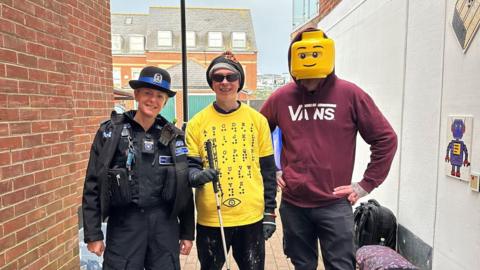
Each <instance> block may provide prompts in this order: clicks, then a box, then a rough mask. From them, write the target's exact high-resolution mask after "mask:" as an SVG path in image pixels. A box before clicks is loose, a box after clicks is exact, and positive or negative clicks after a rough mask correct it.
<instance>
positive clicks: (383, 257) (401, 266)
mask: <svg viewBox="0 0 480 270" xmlns="http://www.w3.org/2000/svg"><path fill="white" fill-rule="evenodd" d="M356 257H357V264H358V266H359V269H360V270H413V269H416V270H418V267H416V266H415V265H413V264H412V263H410V262H409V261H407V259H405V258H403V257H402V256H401V255H400V254H398V253H397V252H395V250H393V249H391V248H389V247H386V246H379V245H367V246H363V247H361V248H359V249H358V250H357V254H356Z"/></svg>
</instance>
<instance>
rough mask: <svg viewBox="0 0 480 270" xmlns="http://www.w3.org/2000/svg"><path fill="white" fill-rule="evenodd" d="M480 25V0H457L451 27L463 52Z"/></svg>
mask: <svg viewBox="0 0 480 270" xmlns="http://www.w3.org/2000/svg"><path fill="white" fill-rule="evenodd" d="M479 26H480V0H457V2H456V4H455V9H454V11H453V19H452V27H453V31H454V32H455V35H456V36H457V39H458V42H459V43H460V46H462V49H463V52H464V53H465V52H466V51H467V49H468V46H470V43H471V42H472V40H473V37H474V36H475V33H476V32H477V31H478V28H479Z"/></svg>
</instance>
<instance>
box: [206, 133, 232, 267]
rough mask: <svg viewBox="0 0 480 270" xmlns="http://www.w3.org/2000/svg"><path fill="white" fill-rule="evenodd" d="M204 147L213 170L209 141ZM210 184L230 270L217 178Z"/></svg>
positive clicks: (226, 261) (224, 252)
mask: <svg viewBox="0 0 480 270" xmlns="http://www.w3.org/2000/svg"><path fill="white" fill-rule="evenodd" d="M205 147H206V148H207V158H208V166H209V167H210V168H211V169H215V164H214V163H213V153H212V142H211V141H210V140H207V141H206V142H205ZM212 184H213V192H214V193H215V203H216V204H217V213H218V222H219V223H220V234H221V235H222V245H223V254H224V255H225V264H226V265H227V270H230V263H229V262H228V251H227V242H226V241H225V231H224V230H223V219H222V210H221V209H220V199H219V188H218V186H219V180H218V176H216V177H215V179H213V181H212Z"/></svg>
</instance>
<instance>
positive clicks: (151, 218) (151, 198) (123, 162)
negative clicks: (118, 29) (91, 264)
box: [82, 66, 194, 270]
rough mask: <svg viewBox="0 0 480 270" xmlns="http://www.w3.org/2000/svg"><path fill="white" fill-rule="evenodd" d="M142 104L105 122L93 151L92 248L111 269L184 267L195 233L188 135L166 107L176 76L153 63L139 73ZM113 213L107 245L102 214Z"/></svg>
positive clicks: (88, 229) (87, 193)
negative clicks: (163, 114) (172, 78)
mask: <svg viewBox="0 0 480 270" xmlns="http://www.w3.org/2000/svg"><path fill="white" fill-rule="evenodd" d="M129 83H130V86H131V87H132V88H133V89H135V90H134V94H135V100H136V101H137V102H138V110H136V111H135V110H132V111H128V112H125V113H123V114H119V115H117V114H115V113H112V118H111V119H110V120H108V121H106V122H104V123H102V124H101V126H100V128H99V130H98V132H97V134H96V136H95V139H94V141H93V144H92V148H91V151H90V160H89V163H88V168H87V174H86V178H85V186H84V190H83V202H82V209H83V221H84V234H85V242H86V243H87V247H88V250H89V251H90V252H92V253H95V254H96V255H98V256H101V255H102V253H103V251H104V250H105V256H104V263H103V269H107V270H108V269H115V270H118V269H139V270H140V269H166V270H170V269H180V265H179V253H181V254H184V255H188V254H189V253H190V249H191V247H192V240H193V238H194V208H193V195H192V190H191V188H189V186H188V179H187V175H188V165H187V164H188V163H187V157H186V153H187V148H186V146H185V143H184V134H183V132H182V131H181V130H179V129H177V128H176V127H175V126H174V125H172V124H171V123H169V122H168V121H167V120H165V118H163V117H161V116H160V115H159V112H160V111H161V110H162V108H163V107H164V106H165V104H166V103H167V100H168V98H169V97H173V96H174V95H175V92H174V91H172V90H170V75H169V74H168V73H167V71H165V70H163V69H161V68H158V67H152V66H149V67H145V68H144V69H143V70H142V71H141V73H140V76H139V78H138V80H131V81H130V82H129ZM106 217H109V218H108V222H107V228H108V229H107V236H106V247H105V244H104V242H103V239H104V236H103V233H102V231H101V221H102V220H104V219H105V218H106Z"/></svg>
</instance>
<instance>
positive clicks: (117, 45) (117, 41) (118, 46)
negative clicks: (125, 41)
mask: <svg viewBox="0 0 480 270" xmlns="http://www.w3.org/2000/svg"><path fill="white" fill-rule="evenodd" d="M121 50H122V37H121V36H120V35H112V52H119V51H121Z"/></svg>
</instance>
